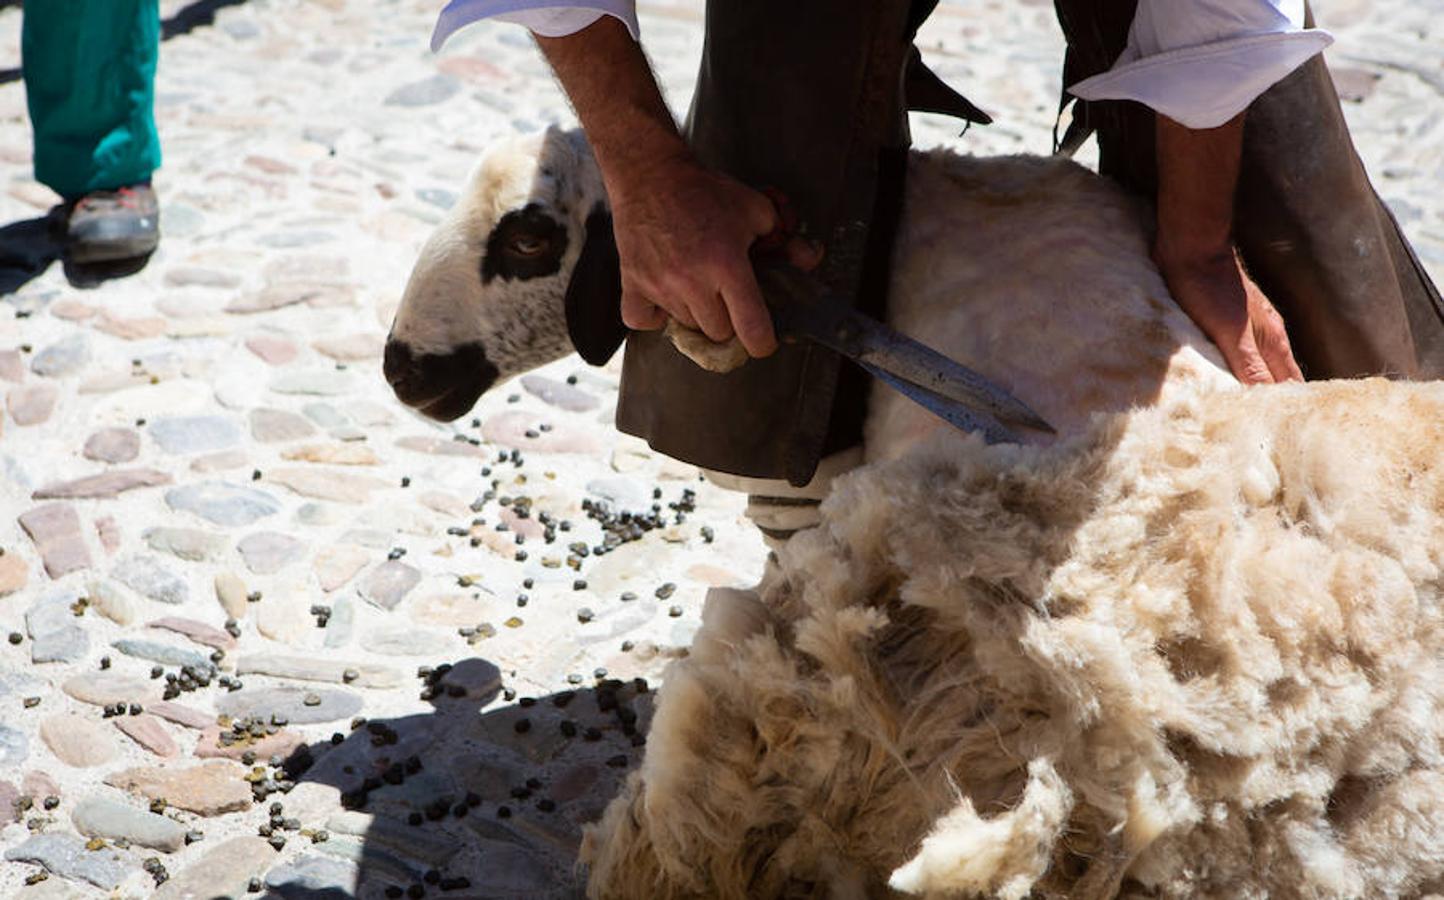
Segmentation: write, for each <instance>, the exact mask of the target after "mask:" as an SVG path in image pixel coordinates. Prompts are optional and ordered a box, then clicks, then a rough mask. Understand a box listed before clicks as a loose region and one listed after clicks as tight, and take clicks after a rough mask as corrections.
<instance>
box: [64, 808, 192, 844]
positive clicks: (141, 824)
mask: <svg viewBox="0 0 1444 900" xmlns="http://www.w3.org/2000/svg"><path fill="white" fill-rule="evenodd" d="M70 821H71V823H72V824H74V825H75V830H76V831H78V832H80V833H81V834H83V835H85V836H86V837H99V838H105V839H106V840H109V841H116V840H124V841H129V842H130V843H131V844H135V845H138V846H141V847H149V848H150V849H152V850H160V851H161V852H163V853H174V852H175V851H177V850H179V849H180V848H182V847H184V846H185V842H186V826H184V825H182V824H181V823H179V822H177V821H175V820H174V819H169V818H166V817H165V816H161V815H156V814H155V813H152V812H149V811H147V810H144V809H139V808H137V807H134V806H129V805H127V804H124V803H117V802H116V801H114V800H106V799H104V798H101V797H87V798H86V799H84V800H82V801H80V803H78V804H76V806H75V808H74V809H73V810H71V812H70Z"/></svg>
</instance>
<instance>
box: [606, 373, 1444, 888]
mask: <svg viewBox="0 0 1444 900" xmlns="http://www.w3.org/2000/svg"><path fill="white" fill-rule="evenodd" d="M1441 422H1444V386H1440V385H1438V384H1427V385H1406V384H1391V383H1388V382H1384V381H1366V382H1337V383H1325V384H1312V385H1291V386H1283V387H1275V388H1269V389H1262V390H1259V389H1256V390H1249V391H1205V392H1199V393H1197V394H1194V395H1180V396H1177V397H1175V398H1173V399H1170V400H1166V401H1165V402H1163V403H1162V404H1161V405H1160V406H1156V407H1152V408H1148V409H1143V410H1140V411H1137V412H1133V413H1129V414H1122V415H1118V416H1115V417H1111V418H1108V419H1104V420H1101V421H1099V422H1098V423H1097V424H1096V425H1095V426H1094V427H1092V428H1091V429H1090V430H1089V431H1088V432H1087V433H1086V434H1085V435H1083V436H1082V437H1079V438H1077V439H1074V440H1072V441H1068V442H1064V443H1061V444H1059V445H1056V446H1054V447H1050V448H1043V447H1018V446H998V447H985V446H983V445H982V443H981V442H980V441H979V440H978V439H976V438H965V437H961V436H954V435H950V434H939V435H936V436H934V437H933V438H932V439H931V440H930V441H929V442H927V444H926V445H925V446H923V447H920V448H917V449H915V450H914V451H913V452H912V453H910V454H908V455H907V456H906V457H904V458H901V459H898V460H895V461H891V462H886V463H879V464H875V465H872V466H869V467H866V468H864V469H861V470H858V471H856V472H854V473H852V474H851V475H848V476H846V477H844V478H843V479H841V480H840V481H839V482H838V483H837V484H836V485H835V486H834V489H833V491H832V494H831V496H830V497H829V499H828V500H827V502H826V503H825V504H824V508H823V524H822V526H821V527H819V528H817V529H813V530H811V531H807V532H803V533H801V534H799V535H798V536H796V537H795V538H793V540H792V541H791V542H790V543H789V544H788V545H787V546H786V547H785V548H784V549H783V550H782V552H781V554H780V563H779V566H778V568H777V571H776V572H774V573H772V575H771V576H770V577H769V578H768V579H767V580H766V582H765V583H764V584H763V585H762V586H761V588H760V589H759V592H758V595H757V596H755V597H754V596H751V595H747V594H745V593H741V592H728V593H718V594H715V595H714V596H713V597H711V598H709V609H708V610H707V613H706V615H705V617H704V625H703V628H702V630H701V632H700V633H699V634H698V635H697V638H696V640H695V643H694V649H693V653H692V655H691V656H690V657H689V658H687V659H684V660H681V661H679V662H677V663H674V664H673V666H672V667H671V669H670V670H669V671H668V673H667V677H666V680H665V682H664V685H663V687H662V689H661V692H660V696H659V700H658V703H659V706H658V709H657V712H656V715H655V718H654V720H653V724H652V729H651V732H650V734H649V737H648V749H647V755H646V757H645V759H644V761H643V763H642V765H641V767H640V769H639V770H638V771H637V772H635V773H633V774H632V775H631V776H630V779H629V781H628V783H627V786H626V789H625V791H624V793H623V795H622V796H621V797H619V798H618V799H616V800H615V801H614V802H613V803H612V805H611V806H610V807H609V808H608V810H607V812H606V814H605V816H604V817H603V819H602V821H601V822H600V824H599V825H597V826H595V827H594V828H593V829H592V830H591V832H590V833H589V835H588V838H587V842H586V845H585V847H584V857H585V859H586V860H587V861H588V862H589V863H590V865H591V867H592V870H591V882H590V888H591V895H592V896H593V897H597V898H613V897H616V898H622V897H640V896H647V897H655V898H683V897H698V898H700V897H724V898H734V897H735V898H742V897H747V898H757V897H787V898H794V897H849V898H850V897H858V898H861V897H882V896H890V895H891V894H890V893H889V892H890V891H898V892H906V893H908V894H911V895H919V896H925V897H954V896H974V895H982V896H996V897H1002V898H1023V897H1028V896H1038V897H1059V898H1062V897H1070V898H1101V897H1113V896H1116V895H1118V894H1119V893H1120V892H1121V893H1122V894H1123V895H1124V896H1131V897H1167V898H1173V897H1179V898H1182V897H1216V898H1238V897H1341V898H1342V897H1406V896H1421V895H1423V894H1425V893H1427V892H1428V891H1429V890H1439V889H1440V887H1441V884H1444V882H1441V879H1444V764H1441V758H1440V736H1441V731H1444V729H1441V725H1440V721H1439V711H1440V708H1441V700H1444V696H1441V694H1444V677H1441V676H1444V671H1441V667H1444V630H1441V621H1444V620H1441V616H1440V585H1441V583H1444V581H1441V574H1444V573H1441V552H1444V517H1441V515H1440V511H1441V509H1444V468H1441V466H1440V465H1439V462H1438V460H1439V455H1440V454H1439V448H1440V446H1441V441H1444V426H1441V424H1440V423H1441Z"/></svg>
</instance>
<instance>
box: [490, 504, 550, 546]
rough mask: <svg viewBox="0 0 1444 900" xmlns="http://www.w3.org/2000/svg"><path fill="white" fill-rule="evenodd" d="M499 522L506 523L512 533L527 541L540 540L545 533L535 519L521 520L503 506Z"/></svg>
mask: <svg viewBox="0 0 1444 900" xmlns="http://www.w3.org/2000/svg"><path fill="white" fill-rule="evenodd" d="M501 520H502V521H503V522H505V523H506V525H507V527H508V528H510V529H511V530H512V531H513V532H514V533H516V534H519V535H521V536H522V537H524V538H526V539H527V540H531V539H533V538H536V539H537V540H540V539H541V537H542V535H543V534H545V533H546V528H545V527H544V526H543V525H542V523H540V522H538V521H537V520H536V519H532V518H526V519H523V518H521V517H520V516H518V515H517V514H516V513H515V512H513V511H512V509H511V507H509V506H504V507H502V510H501Z"/></svg>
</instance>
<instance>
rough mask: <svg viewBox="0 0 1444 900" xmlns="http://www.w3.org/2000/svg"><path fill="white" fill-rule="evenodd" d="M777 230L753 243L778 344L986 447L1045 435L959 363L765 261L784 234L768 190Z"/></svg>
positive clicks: (1018, 404)
mask: <svg viewBox="0 0 1444 900" xmlns="http://www.w3.org/2000/svg"><path fill="white" fill-rule="evenodd" d="M768 194H769V196H771V197H772V200H773V202H774V203H775V204H776V205H777V207H778V213H779V222H780V225H779V227H778V229H777V230H775V231H773V232H772V233H771V234H769V235H767V236H765V237H764V238H763V239H762V240H760V241H758V243H757V244H756V245H754V250H757V251H762V252H761V253H759V254H756V255H755V256H754V259H755V261H756V263H757V265H756V269H757V283H758V286H759V287H760V288H761V289H762V296H763V297H764V298H765V299H766V301H767V305H768V307H769V309H770V311H771V313H772V323H773V327H774V328H775V329H776V331H777V336H778V338H779V339H781V340H792V341H796V340H808V341H812V342H813V343H816V344H820V345H822V346H824V347H827V348H828V349H830V350H834V351H836V352H837V353H840V354H842V355H843V356H845V357H847V358H848V359H851V360H852V361H853V362H855V363H857V364H858V365H860V366H862V367H863V368H864V369H866V370H867V371H868V372H869V373H871V374H872V375H873V376H874V377H876V378H878V379H879V380H881V381H883V382H884V383H886V384H887V385H888V386H889V387H891V388H893V389H894V390H896V391H898V392H900V393H901V394H903V395H904V396H906V397H907V398H908V399H910V400H912V401H913V402H914V403H917V404H918V405H920V406H922V407H923V408H925V409H927V410H928V411H929V412H931V413H933V414H934V415H936V416H937V417H938V418H940V419H942V420H943V421H945V422H947V423H949V424H950V425H952V426H953V427H955V428H959V429H962V430H963V431H976V432H979V433H980V434H982V435H983V437H984V439H986V440H987V442H988V443H990V444H996V443H1018V437H1017V435H1015V434H1014V433H1013V432H1012V431H1011V430H1010V429H1009V428H1008V427H1007V426H1008V425H1019V426H1023V427H1026V428H1033V429H1037V430H1039V431H1044V432H1047V433H1049V434H1053V433H1055V432H1054V429H1053V426H1051V425H1049V424H1048V423H1047V421H1046V420H1044V419H1043V417H1042V416H1040V415H1038V414H1037V413H1036V412H1034V411H1033V410H1031V409H1029V408H1028V406H1027V404H1025V403H1023V401H1021V400H1019V399H1018V398H1016V397H1014V396H1013V395H1012V394H1010V393H1008V391H1006V390H1005V389H1003V388H1002V387H1000V386H999V385H997V384H994V383H993V382H991V381H989V380H988V379H987V378H985V377H984V376H982V375H980V374H979V373H977V372H974V371H973V370H972V369H969V368H968V367H967V366H964V365H963V364H961V363H959V362H957V361H955V360H952V359H949V358H948V357H947V356H944V355H943V354H941V353H939V352H937V351H936V350H934V349H932V348H931V347H928V346H926V345H924V344H922V343H919V342H918V341H915V340H913V339H912V338H910V337H908V336H907V335H905V334H902V333H901V332H899V331H896V330H895V329H893V328H890V327H888V326H887V325H885V324H883V323H882V322H879V321H877V320H876V319H874V318H872V317H871V316H868V315H866V314H864V313H861V312H858V311H857V310H855V309H853V308H851V306H850V305H849V304H847V303H845V302H844V301H843V300H842V299H841V298H838V297H836V296H834V295H832V294H831V293H830V292H829V291H828V289H827V288H826V287H825V286H824V285H823V284H822V282H821V281H820V280H818V279H817V278H816V277H815V276H813V275H810V274H808V273H807V272H803V271H802V270H800V269H797V268H794V267H792V266H789V265H786V264H785V263H781V262H776V261H773V259H772V256H771V253H770V251H775V250H777V249H778V248H779V247H780V246H781V245H782V243H783V242H784V241H785V240H786V239H787V237H788V233H789V232H791V231H792V218H791V213H790V210H789V209H788V207H787V204H786V202H785V200H782V199H781V198H780V195H778V194H776V193H775V192H772V191H769V192H768Z"/></svg>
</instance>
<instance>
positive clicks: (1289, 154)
mask: <svg viewBox="0 0 1444 900" xmlns="http://www.w3.org/2000/svg"><path fill="white" fill-rule="evenodd" d="M1136 4H1137V0H1055V6H1056V7H1057V11H1058V21H1059V22H1060V23H1061V24H1062V26H1063V32H1064V35H1065V37H1066V38H1067V39H1068V57H1067V61H1066V63H1065V65H1064V86H1065V88H1066V86H1067V85H1069V84H1075V83H1077V82H1078V81H1081V80H1082V79H1084V78H1088V77H1090V76H1092V75H1096V74H1098V73H1099V72H1104V71H1107V70H1108V69H1109V68H1111V67H1112V65H1113V63H1114V61H1115V60H1117V58H1118V56H1119V54H1121V53H1122V52H1123V49H1124V48H1125V47H1126V46H1127V43H1128V30H1129V28H1130V26H1131V25H1132V22H1133V15H1134V11H1135V7H1136ZM1308 24H1309V25H1310V26H1312V25H1313V14H1312V12H1310V13H1309V21H1308ZM1064 103H1065V105H1066V103H1067V100H1066V98H1065V101H1064ZM1093 131H1096V132H1097V134H1098V142H1099V149H1100V152H1101V155H1100V163H1099V169H1100V171H1102V173H1103V174H1104V175H1108V176H1109V177H1111V178H1114V179H1115V180H1117V181H1119V182H1120V183H1122V184H1123V185H1124V186H1125V187H1128V188H1130V189H1132V190H1134V191H1136V192H1138V193H1140V194H1142V195H1144V196H1146V197H1150V198H1152V197H1153V196H1154V195H1155V194H1156V193H1157V184H1158V170H1157V164H1156V161H1155V158H1154V153H1155V148H1154V114H1153V111H1152V110H1150V109H1148V108H1147V107H1145V106H1143V105H1141V104H1138V103H1133V102H1126V101H1105V102H1097V103H1087V102H1083V101H1079V102H1078V103H1077V106H1076V107H1075V109H1074V112H1073V123H1072V125H1071V126H1070V127H1069V129H1068V133H1067V134H1066V135H1065V136H1064V138H1063V140H1062V148H1063V149H1064V151H1069V150H1071V149H1073V148H1076V147H1077V146H1078V145H1079V144H1081V143H1082V141H1083V140H1084V139H1085V138H1086V137H1087V136H1088V134H1089V133H1090V132H1093ZM1234 239H1235V242H1236V243H1237V245H1238V248H1239V252H1240V254H1241V255H1242V256H1243V259H1244V263H1245V265H1246V266H1247V267H1248V270H1249V273H1250V274H1251V275H1252V276H1253V277H1254V278H1255V279H1256V280H1257V281H1258V283H1259V287H1261V288H1262V289H1263V290H1264V293H1265V294H1267V295H1268V297H1269V299H1270V300H1272V301H1273V303H1274V305H1275V306H1277V307H1278V309H1279V312H1280V313H1281V314H1282V315H1283V317H1284V321H1285V322H1286V323H1287V327H1288V331H1289V339H1290V341H1291V343H1292V344H1293V348H1294V354H1295V356H1297V357H1298V361H1299V365H1300V367H1301V368H1302V369H1303V371H1304V374H1305V376H1306V377H1308V378H1311V379H1321V378H1350V377H1356V376H1363V375H1392V376H1402V377H1406V378H1438V377H1440V376H1441V375H1444V303H1441V300H1440V296H1439V291H1438V289H1437V288H1436V287H1435V286H1434V284H1433V283H1432V282H1431V281H1430V279H1429V276H1428V274H1427V273H1426V272H1425V271H1424V267H1423V266H1422V265H1421V264H1420V262H1419V260H1418V258H1417V257H1416V256H1415V255H1414V251H1413V249H1412V248H1410V246H1409V242H1408V241H1407V240H1406V239H1405V238H1404V235H1403V233H1402V232H1401V231H1400V230H1399V225H1398V223H1397V222H1396V221H1395V220H1394V217H1393V215H1392V214H1391V213H1390V212H1389V209H1388V207H1386V206H1385V205H1384V204H1383V202H1382V201H1381V200H1380V199H1379V197H1378V195H1377V194H1376V193H1375V192H1374V188H1373V186H1372V185H1371V184H1370V183H1369V178H1368V175H1367V174H1366V173H1365V172H1364V166H1363V163H1362V162H1360V160H1359V156H1358V153H1357V152H1356V151H1355V150H1354V145H1353V141H1352V140H1351V139H1350V137H1349V131H1348V127H1347V125H1346V124H1345V122H1344V116H1343V111H1342V109H1341V108H1340V105H1339V97H1338V94H1337V93H1336V92H1335V90H1334V85H1333V80H1332V79H1331V78H1330V76H1329V72H1328V68H1327V66H1326V64H1325V63H1324V59H1323V57H1322V56H1317V57H1314V58H1313V59H1311V60H1310V61H1309V62H1307V63H1305V64H1304V65H1303V66H1302V67H1300V68H1299V69H1298V70H1296V71H1295V72H1294V73H1293V74H1291V75H1289V76H1288V77H1287V78H1285V79H1284V80H1283V81H1280V82H1279V83H1278V84H1276V85H1274V86H1273V87H1272V88H1270V89H1269V90H1268V91H1266V92H1264V94H1263V95H1262V96H1260V97H1259V98H1258V99H1257V100H1255V101H1254V102H1253V104H1252V105H1251V106H1250V107H1249V110H1248V118H1247V119H1246V120H1245V125H1244V148H1243V162H1242V169H1241V172H1240V176H1239V185H1238V194H1237V197H1236V201H1235V213H1234Z"/></svg>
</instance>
